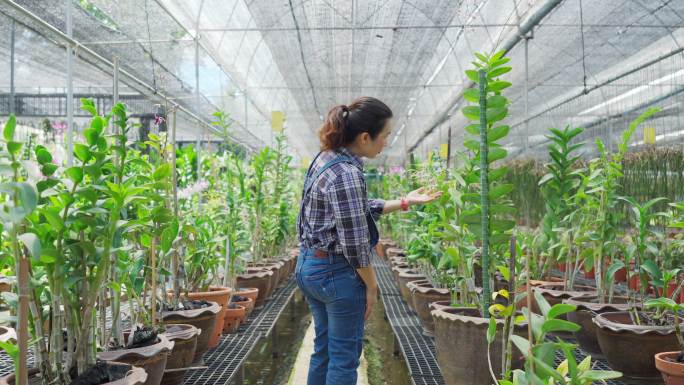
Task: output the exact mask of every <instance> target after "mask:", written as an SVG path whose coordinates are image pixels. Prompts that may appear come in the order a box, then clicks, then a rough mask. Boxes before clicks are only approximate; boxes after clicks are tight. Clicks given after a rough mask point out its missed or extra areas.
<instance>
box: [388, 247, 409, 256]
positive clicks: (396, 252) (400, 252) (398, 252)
mask: <svg viewBox="0 0 684 385" xmlns="http://www.w3.org/2000/svg"><path fill="white" fill-rule="evenodd" d="M385 253H386V254H387V257H388V258H392V257H405V256H406V251H404V249H401V248H398V247H390V248H388V249H387V250H386V251H385Z"/></svg>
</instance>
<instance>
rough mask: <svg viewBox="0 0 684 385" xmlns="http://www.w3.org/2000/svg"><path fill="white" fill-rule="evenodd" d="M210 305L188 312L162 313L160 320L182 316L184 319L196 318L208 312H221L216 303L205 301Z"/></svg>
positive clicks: (219, 306)
mask: <svg viewBox="0 0 684 385" xmlns="http://www.w3.org/2000/svg"><path fill="white" fill-rule="evenodd" d="M207 302H209V303H210V304H211V305H210V306H208V307H203V308H200V309H190V310H173V311H164V312H162V319H164V318H166V317H171V316H175V315H178V316H182V317H185V318H196V317H199V316H201V315H204V314H205V313H207V312H209V313H212V314H218V313H219V312H220V311H221V305H219V304H218V302H214V301H207Z"/></svg>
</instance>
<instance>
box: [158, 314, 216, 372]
mask: <svg viewBox="0 0 684 385" xmlns="http://www.w3.org/2000/svg"><path fill="white" fill-rule="evenodd" d="M220 311H221V306H219V304H217V303H216V302H210V306H209V307H205V308H200V309H193V310H177V311H165V312H163V313H162V318H163V320H164V324H165V325H167V326H169V325H178V324H189V325H192V326H194V327H196V328H197V329H199V330H201V333H200V335H199V336H198V337H197V347H196V348H195V356H194V358H193V362H200V361H201V360H202V356H203V355H204V353H206V351H207V349H209V339H210V338H211V336H212V333H213V331H214V327H215V325H216V318H217V317H218V314H219V312H220Z"/></svg>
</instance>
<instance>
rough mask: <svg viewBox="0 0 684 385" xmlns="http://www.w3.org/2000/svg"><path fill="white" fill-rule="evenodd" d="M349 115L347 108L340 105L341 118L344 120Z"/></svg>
mask: <svg viewBox="0 0 684 385" xmlns="http://www.w3.org/2000/svg"><path fill="white" fill-rule="evenodd" d="M348 115H349V107H347V106H346V105H344V104H343V105H342V117H343V118H346V117H347V116H348Z"/></svg>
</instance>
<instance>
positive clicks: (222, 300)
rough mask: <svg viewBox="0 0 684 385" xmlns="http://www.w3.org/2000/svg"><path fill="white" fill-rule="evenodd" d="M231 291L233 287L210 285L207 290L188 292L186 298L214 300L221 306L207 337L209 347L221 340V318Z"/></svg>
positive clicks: (223, 315) (214, 345)
mask: <svg viewBox="0 0 684 385" xmlns="http://www.w3.org/2000/svg"><path fill="white" fill-rule="evenodd" d="M232 293H233V289H232V288H230V287H218V286H212V287H210V288H209V291H205V292H196V293H188V298H190V299H199V300H204V301H208V302H216V303H218V304H219V305H220V306H221V310H220V311H219V314H218V316H217V317H216V324H215V325H214V331H213V332H212V335H211V337H210V338H209V348H213V347H216V346H218V344H219V341H220V340H221V332H222V331H223V320H224V318H225V309H226V305H228V300H230V295H231V294H232Z"/></svg>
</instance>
